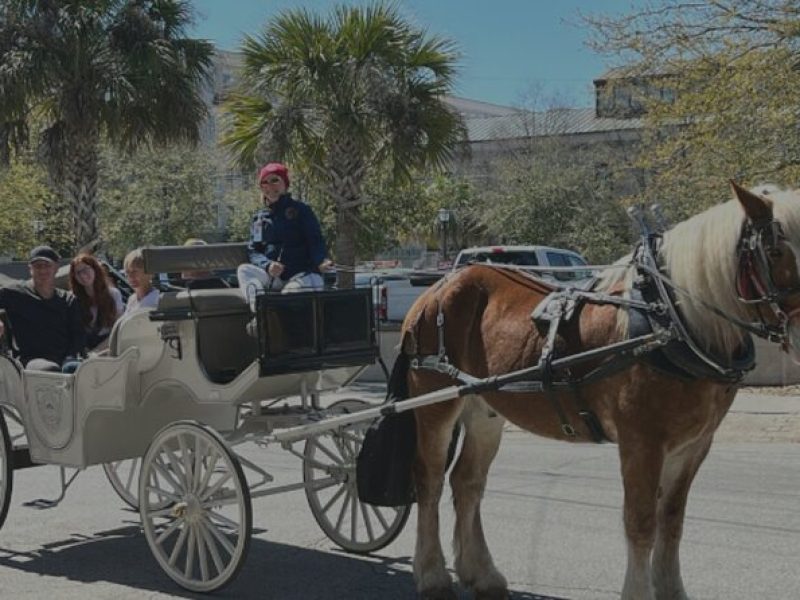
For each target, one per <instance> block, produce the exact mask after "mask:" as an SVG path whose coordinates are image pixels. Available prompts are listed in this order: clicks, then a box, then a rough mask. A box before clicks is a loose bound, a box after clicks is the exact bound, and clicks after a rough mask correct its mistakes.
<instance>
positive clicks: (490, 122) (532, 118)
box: [465, 108, 643, 142]
mask: <svg viewBox="0 0 800 600" xmlns="http://www.w3.org/2000/svg"><path fill="white" fill-rule="evenodd" d="M465 122H466V125H467V137H468V139H469V141H470V142H485V141H491V140H503V139H505V140H507V139H513V138H527V137H533V136H549V135H577V134H582V133H602V132H611V131H620V130H631V129H641V128H642V125H643V123H642V119H611V118H607V117H597V116H596V115H595V109H594V108H562V109H554V110H549V111H543V112H529V111H526V112H522V111H521V112H518V113H515V114H510V115H500V116H496V117H471V118H470V117H467V118H466V119H465Z"/></svg>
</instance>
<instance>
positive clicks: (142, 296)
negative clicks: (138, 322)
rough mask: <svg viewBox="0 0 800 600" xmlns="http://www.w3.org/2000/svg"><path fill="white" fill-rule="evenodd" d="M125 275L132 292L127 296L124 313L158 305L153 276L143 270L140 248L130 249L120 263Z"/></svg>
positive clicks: (142, 256)
mask: <svg viewBox="0 0 800 600" xmlns="http://www.w3.org/2000/svg"><path fill="white" fill-rule="evenodd" d="M122 266H123V268H124V270H125V277H127V278H128V283H130V284H131V287H132V288H133V294H131V295H130V297H129V298H128V304H127V306H126V307H125V314H126V315H129V314H131V313H134V312H136V311H139V310H150V309H153V308H156V307H158V290H157V289H156V288H154V287H153V282H152V279H153V277H152V276H151V275H149V274H147V273H145V272H144V255H143V254H142V249H141V248H137V249H136V250H131V251H130V252H128V254H127V256H125V260H124V261H123V263H122Z"/></svg>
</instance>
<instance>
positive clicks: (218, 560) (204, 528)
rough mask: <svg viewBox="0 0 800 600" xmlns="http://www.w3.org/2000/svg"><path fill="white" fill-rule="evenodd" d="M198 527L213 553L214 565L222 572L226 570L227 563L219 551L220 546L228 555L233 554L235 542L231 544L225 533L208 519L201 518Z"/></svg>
mask: <svg viewBox="0 0 800 600" xmlns="http://www.w3.org/2000/svg"><path fill="white" fill-rule="evenodd" d="M197 526H198V528H199V529H200V531H201V532H202V534H203V538H204V539H205V540H206V546H207V547H208V551H209V553H210V554H211V558H212V560H213V561H214V565H215V566H216V567H217V571H219V572H222V571H224V570H225V563H224V561H223V560H222V555H220V553H219V548H220V546H221V547H222V548H223V549H224V550H225V552H227V553H228V556H233V555H234V553H235V552H236V548H235V547H234V545H233V544H231V542H230V540H228V539H227V538H226V537H225V535H224V534H223V533H221V532H220V531H219V530H218V529H217V528H216V527H214V525H213V524H211V523H210V522H209V521H208V520H206V519H201V520H200V521H199V522H198V523H197Z"/></svg>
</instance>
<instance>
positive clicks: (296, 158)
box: [223, 4, 464, 287]
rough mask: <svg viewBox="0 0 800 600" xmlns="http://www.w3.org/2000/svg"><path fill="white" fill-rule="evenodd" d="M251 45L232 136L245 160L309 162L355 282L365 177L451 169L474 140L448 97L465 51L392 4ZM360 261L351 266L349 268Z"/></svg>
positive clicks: (274, 32)
mask: <svg viewBox="0 0 800 600" xmlns="http://www.w3.org/2000/svg"><path fill="white" fill-rule="evenodd" d="M242 52H243V55H244V65H243V70H242V86H241V88H240V91H239V92H238V93H234V94H232V95H231V97H230V98H229V100H228V102H227V103H226V108H227V110H228V111H229V113H230V115H231V128H230V130H229V132H228V133H227V135H226V136H225V138H224V139H223V143H224V144H225V145H226V146H228V147H229V148H230V149H231V150H232V151H233V153H234V155H235V157H236V158H237V159H238V161H239V162H240V164H241V165H242V166H243V167H252V166H254V163H255V162H256V161H257V160H265V159H276V158H277V159H282V160H288V161H289V162H291V163H292V164H294V165H296V166H300V167H302V168H304V169H306V170H307V171H308V173H309V175H310V176H311V177H312V178H313V179H314V180H316V181H318V182H320V183H321V184H322V185H323V186H324V188H325V189H326V190H327V194H328V196H329V199H330V200H331V201H332V202H333V203H334V204H333V205H334V207H335V209H336V219H337V221H336V223H337V238H336V260H337V262H338V263H339V264H340V265H343V266H344V267H345V269H343V270H341V271H340V277H339V284H340V285H341V286H343V287H350V286H352V283H353V274H352V267H353V266H354V265H355V234H356V221H357V217H358V212H359V206H360V205H361V204H362V203H363V202H364V201H365V198H364V197H363V195H362V184H363V182H364V181H365V177H366V175H367V174H368V172H369V171H370V170H371V169H378V168H383V167H384V166H385V165H389V166H390V168H391V169H392V172H393V173H394V175H395V176H397V177H398V178H400V179H402V178H404V177H406V178H407V177H408V176H409V174H410V173H411V172H412V170H415V169H420V168H423V167H429V168H438V167H442V166H444V165H445V164H446V163H447V161H448V160H449V159H450V157H451V153H452V151H453V149H454V147H455V144H456V143H457V142H459V141H460V140H461V139H463V133H464V126H463V123H462V120H461V118H460V116H459V115H458V114H457V113H456V112H455V111H454V110H452V109H450V108H449V107H448V106H447V105H446V104H445V103H444V101H443V98H444V95H445V94H447V93H448V92H450V91H451V87H452V82H453V76H454V73H455V67H454V64H455V60H456V54H455V50H454V46H453V44H452V43H451V42H449V41H447V40H444V39H439V38H436V37H430V36H428V35H426V33H425V32H424V31H421V30H418V29H415V28H414V27H412V26H411V25H409V24H408V23H407V22H406V21H404V20H403V19H402V18H401V17H400V16H399V14H398V13H397V11H396V9H394V8H393V7H387V6H385V5H381V4H378V5H373V6H369V7H339V8H336V9H335V10H334V11H333V12H332V13H331V15H330V16H329V17H327V18H322V17H319V16H317V15H315V14H313V13H310V12H308V11H306V10H296V11H288V12H284V13H282V14H281V15H280V16H278V17H277V18H276V19H275V20H274V21H273V22H271V23H269V24H267V25H266V27H265V28H264V29H263V31H262V32H261V33H260V34H259V35H258V36H255V37H251V36H247V37H245V41H244V43H243V47H242ZM348 267H349V269H348Z"/></svg>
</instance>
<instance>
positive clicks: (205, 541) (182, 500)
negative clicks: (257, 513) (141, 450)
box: [139, 421, 253, 592]
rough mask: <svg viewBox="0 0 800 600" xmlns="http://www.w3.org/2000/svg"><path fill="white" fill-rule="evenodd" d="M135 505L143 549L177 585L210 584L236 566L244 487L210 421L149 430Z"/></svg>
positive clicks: (245, 541) (241, 549) (245, 523)
mask: <svg viewBox="0 0 800 600" xmlns="http://www.w3.org/2000/svg"><path fill="white" fill-rule="evenodd" d="M139 513H140V514H141V516H142V525H143V526H144V534H145V537H146V538H147V543H148V544H149V545H150V550H151V551H152V552H153V555H154V556H155V558H156V560H157V561H158V564H159V565H160V566H161V568H162V569H164V571H165V572H166V573H167V575H169V576H170V577H171V578H172V579H173V580H174V581H175V582H176V583H178V585H180V586H182V587H184V588H186V589H187V590H191V591H194V592H210V591H213V590H216V589H219V588H220V587H222V586H224V585H225V584H226V583H228V582H229V581H231V579H233V578H234V577H235V576H236V574H237V573H238V572H239V569H240V568H241V566H242V564H243V562H244V559H245V556H246V555H247V550H248V548H249V546H250V536H251V533H252V529H253V509H252V506H251V504H250V490H249V488H248V487H247V480H246V479H245V477H244V473H243V472H242V467H241V465H240V464H239V459H238V458H236V455H235V454H234V453H233V452H232V451H231V450H230V449H229V448H228V446H227V444H226V443H225V441H224V440H223V439H222V437H220V435H219V434H218V433H217V432H215V431H214V430H213V429H211V428H210V427H206V426H204V425H200V424H198V423H194V422H189V421H179V422H177V423H173V424H171V425H168V426H167V427H165V428H164V429H162V430H161V431H160V432H158V434H156V436H155V438H154V439H153V441H152V443H151V444H150V447H149V448H148V449H147V453H146V454H145V455H144V458H143V459H142V471H141V474H140V477H139Z"/></svg>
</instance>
